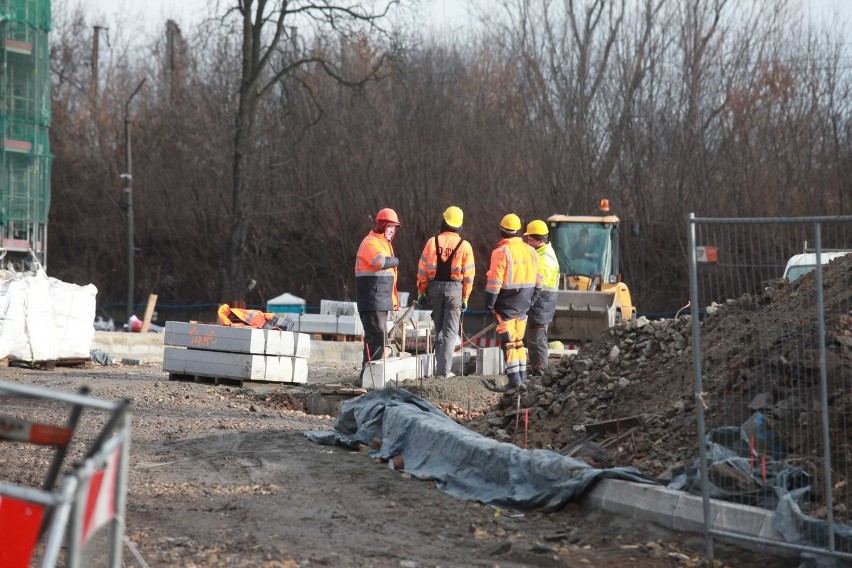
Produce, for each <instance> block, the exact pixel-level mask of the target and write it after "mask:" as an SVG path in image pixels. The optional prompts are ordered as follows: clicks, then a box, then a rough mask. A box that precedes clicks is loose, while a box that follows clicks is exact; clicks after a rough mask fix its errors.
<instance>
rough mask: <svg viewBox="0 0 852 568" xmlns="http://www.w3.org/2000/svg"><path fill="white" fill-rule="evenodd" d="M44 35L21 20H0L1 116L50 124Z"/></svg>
mask: <svg viewBox="0 0 852 568" xmlns="http://www.w3.org/2000/svg"><path fill="white" fill-rule="evenodd" d="M0 1H2V0H0ZM47 36H48V34H47V32H45V31H41V30H36V29H34V28H32V27H30V26H28V25H26V24H22V23H20V22H0V116H3V117H6V118H10V119H13V120H18V121H23V122H31V123H34V124H39V125H42V126H48V125H49V124H50V118H51V114H50V51H49V46H48V37H47Z"/></svg>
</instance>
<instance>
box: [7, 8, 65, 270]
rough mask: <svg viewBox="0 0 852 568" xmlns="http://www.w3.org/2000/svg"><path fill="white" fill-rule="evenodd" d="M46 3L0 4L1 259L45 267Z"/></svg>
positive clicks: (47, 197)
mask: <svg viewBox="0 0 852 568" xmlns="http://www.w3.org/2000/svg"><path fill="white" fill-rule="evenodd" d="M50 2H51V0H0V143H2V144H0V247H2V248H3V249H5V251H6V255H5V256H4V257H0V263H2V264H3V265H4V266H8V265H10V264H11V265H13V266H14V267H15V268H16V269H20V268H27V267H28V263H29V260H30V259H31V258H32V256H31V255H30V253H29V251H30V250H31V251H32V252H33V253H35V255H36V257H37V258H38V260H39V262H40V263H41V264H42V265H43V266H46V264H47V220H48V212H49V210H50V167H51V161H52V158H53V156H52V154H51V153H50V140H49V136H48V129H49V127H50V119H51V113H50V51H49V46H48V33H49V32H50V21H51V14H50Z"/></svg>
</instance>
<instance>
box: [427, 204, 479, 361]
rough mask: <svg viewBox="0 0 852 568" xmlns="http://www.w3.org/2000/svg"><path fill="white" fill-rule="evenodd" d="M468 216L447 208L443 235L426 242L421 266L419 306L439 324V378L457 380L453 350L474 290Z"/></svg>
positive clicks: (437, 336)
mask: <svg viewBox="0 0 852 568" xmlns="http://www.w3.org/2000/svg"><path fill="white" fill-rule="evenodd" d="M463 221H464V213H463V212H462V210H461V209H460V208H458V207H456V206H451V207H447V209H446V211H444V219H443V221H442V223H441V233H440V234H439V235H436V236H434V237H432V238H431V239H429V240H428V241H426V246H424V247H423V254H421V255H420V262H419V263H418V265H417V306H418V307H419V308H421V309H428V308H429V307H430V306H431V308H432V321H433V322H434V323H435V376H436V377H437V378H445V377H447V378H449V377H454V376H455V374H454V373H453V372H452V362H453V351H454V350H455V346H456V339H458V338H459V326H460V323H461V314H462V312H464V311H465V310H467V301H468V298H470V293H471V291H473V277H474V275H475V274H476V265H475V264H474V261H473V248H472V247H471V246H470V243H469V242H467V241H466V240H464V239H463V238H461V236H460V235H459V232H460V231H461V228H462V222H463Z"/></svg>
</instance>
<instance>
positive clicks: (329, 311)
mask: <svg viewBox="0 0 852 568" xmlns="http://www.w3.org/2000/svg"><path fill="white" fill-rule="evenodd" d="M320 315H323V316H357V315H358V304H357V303H356V302H338V301H335V300H320Z"/></svg>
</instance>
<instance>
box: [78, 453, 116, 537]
mask: <svg viewBox="0 0 852 568" xmlns="http://www.w3.org/2000/svg"><path fill="white" fill-rule="evenodd" d="M120 451H121V448H120V447H119V448H116V449H115V450H114V451H113V452H112V453H111V454H110V456H109V457H108V458H107V460H106V464H105V467H104V468H103V469H99V470H96V471H95V472H94V473H92V477H91V480H90V481H89V490H88V494H87V495H86V496H85V497H86V510H85V511H84V512H83V534H82V537H83V544H85V543H86V542H87V541H88V540H89V537H90V536H91V535H92V533H94V532H95V531H96V530H98V529H99V528H101V527H102V526H104V525H105V524H107V523H108V522H110V521H111V520H113V519H114V518H115V486H116V479H117V475H118V463H119V459H120Z"/></svg>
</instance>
